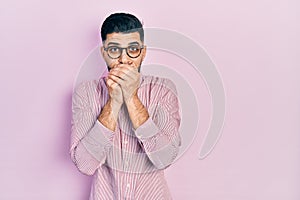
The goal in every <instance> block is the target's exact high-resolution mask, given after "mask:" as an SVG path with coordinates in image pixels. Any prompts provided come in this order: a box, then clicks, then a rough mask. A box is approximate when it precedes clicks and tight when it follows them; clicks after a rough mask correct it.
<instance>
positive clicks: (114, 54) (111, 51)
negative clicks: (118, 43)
mask: <svg viewBox="0 0 300 200" xmlns="http://www.w3.org/2000/svg"><path fill="white" fill-rule="evenodd" d="M107 53H108V55H109V56H110V57H111V58H118V57H120V55H121V53H122V50H121V49H120V48H119V47H108V49H107Z"/></svg>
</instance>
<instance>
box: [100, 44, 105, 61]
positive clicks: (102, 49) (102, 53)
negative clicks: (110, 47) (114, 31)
mask: <svg viewBox="0 0 300 200" xmlns="http://www.w3.org/2000/svg"><path fill="white" fill-rule="evenodd" d="M100 53H101V55H102V57H103V58H104V47H103V46H101V47H100Z"/></svg>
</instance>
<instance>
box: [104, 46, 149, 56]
mask: <svg viewBox="0 0 300 200" xmlns="http://www.w3.org/2000/svg"><path fill="white" fill-rule="evenodd" d="M129 47H132V46H129ZM129 47H117V46H110V47H104V51H106V52H107V55H108V57H110V58H111V59H118V58H120V57H121V55H122V53H123V50H124V49H125V50H126V54H127V55H128V56H129V57H130V58H137V57H139V56H140V55H141V52H142V49H143V48H144V46H143V45H142V46H139V49H140V52H139V54H138V55H137V56H131V55H129V53H128V48H129ZM109 48H118V49H120V50H121V51H120V52H121V53H120V55H119V56H118V57H116V58H113V57H111V56H110V55H109V53H108V49H109Z"/></svg>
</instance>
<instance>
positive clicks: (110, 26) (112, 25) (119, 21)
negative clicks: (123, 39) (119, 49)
mask: <svg viewBox="0 0 300 200" xmlns="http://www.w3.org/2000/svg"><path fill="white" fill-rule="evenodd" d="M114 32H115V33H133V32H139V34H140V39H141V41H142V42H144V29H143V25H142V23H141V22H140V20H139V19H138V18H137V17H136V16H134V15H132V14H129V13H114V14H111V15H110V16H108V17H107V18H106V19H105V21H104V22H103V24H102V26H101V38H102V41H105V40H106V35H107V34H110V33H114Z"/></svg>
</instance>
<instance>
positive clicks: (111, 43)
mask: <svg viewBox="0 0 300 200" xmlns="http://www.w3.org/2000/svg"><path fill="white" fill-rule="evenodd" d="M128 44H129V45H140V43H138V42H136V41H135V42H130V43H128ZM110 45H116V46H119V45H120V43H117V42H109V43H108V44H107V46H110Z"/></svg>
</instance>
